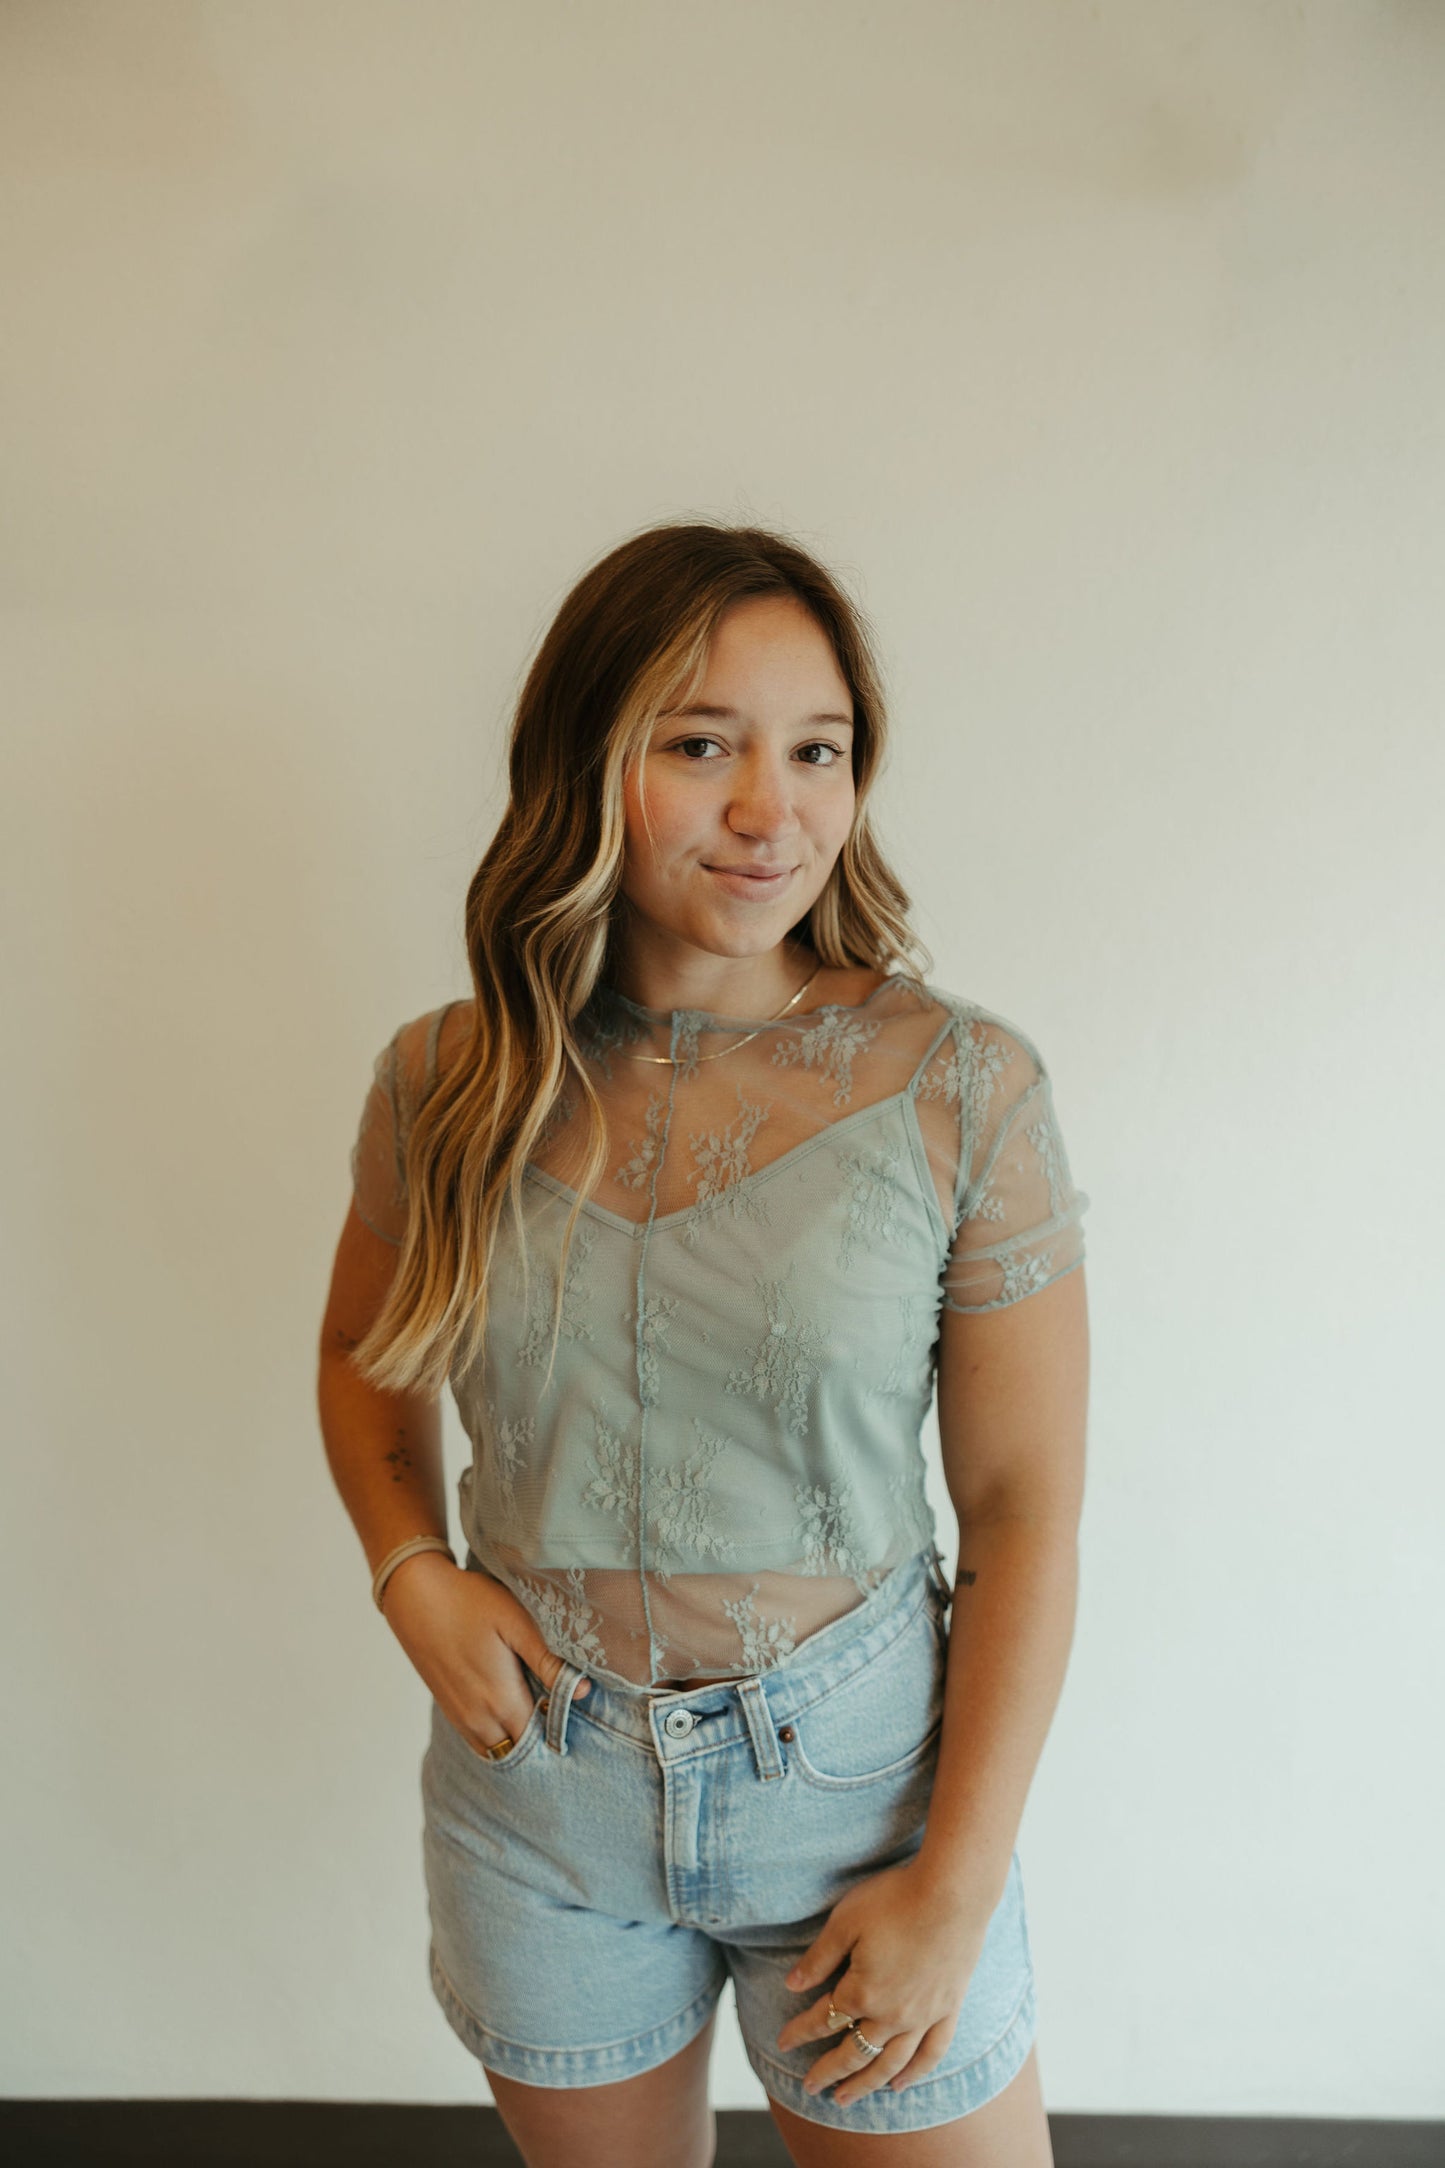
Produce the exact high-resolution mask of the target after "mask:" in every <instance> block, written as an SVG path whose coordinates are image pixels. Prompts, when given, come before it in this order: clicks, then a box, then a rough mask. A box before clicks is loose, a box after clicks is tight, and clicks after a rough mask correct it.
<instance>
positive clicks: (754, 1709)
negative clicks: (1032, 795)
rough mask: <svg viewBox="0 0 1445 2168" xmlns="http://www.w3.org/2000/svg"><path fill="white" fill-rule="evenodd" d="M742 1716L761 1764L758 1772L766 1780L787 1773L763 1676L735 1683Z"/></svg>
mask: <svg viewBox="0 0 1445 2168" xmlns="http://www.w3.org/2000/svg"><path fill="white" fill-rule="evenodd" d="M734 1683H735V1684H736V1686H737V1690H738V1699H739V1701H740V1702H741V1703H742V1707H743V1715H744V1717H745V1718H746V1719H747V1726H748V1736H749V1738H750V1739H751V1740H752V1742H753V1758H754V1760H755V1761H756V1762H757V1765H758V1775H759V1776H760V1777H761V1778H762V1780H763V1782H764V1783H766V1782H767V1781H768V1779H769V1778H770V1777H781V1776H785V1775H786V1774H787V1770H786V1766H785V1764H784V1762H783V1757H782V1755H781V1754H780V1753H779V1752H778V1741H777V1735H776V1733H775V1732H774V1730H773V1719H772V1715H771V1713H770V1712H769V1709H768V1697H767V1695H766V1694H765V1693H764V1691H763V1682H762V1680H761V1679H757V1678H753V1679H738V1680H736V1681H735V1682H734Z"/></svg>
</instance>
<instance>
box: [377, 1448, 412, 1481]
mask: <svg viewBox="0 0 1445 2168" xmlns="http://www.w3.org/2000/svg"><path fill="white" fill-rule="evenodd" d="M382 1458H383V1459H384V1460H389V1461H390V1462H391V1464H392V1465H391V1480H392V1482H393V1483H402V1482H404V1481H405V1480H406V1476H405V1471H406V1470H407V1469H408V1468H409V1467H410V1466H411V1454H410V1453H409V1452H408V1450H407V1448H406V1445H405V1444H404V1443H403V1444H401V1445H394V1446H393V1447H392V1449H391V1451H390V1452H389V1453H385V1454H383V1455H382Z"/></svg>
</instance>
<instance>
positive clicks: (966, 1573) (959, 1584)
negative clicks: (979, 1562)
mask: <svg viewBox="0 0 1445 2168" xmlns="http://www.w3.org/2000/svg"><path fill="white" fill-rule="evenodd" d="M977 1579H978V1575H977V1573H976V1572H975V1571H974V1569H973V1568H972V1567H971V1566H960V1567H959V1569H958V1577H957V1579H956V1580H955V1581H954V1584H953V1585H954V1587H955V1588H972V1587H973V1584H974V1582H975V1581H976V1580H977Z"/></svg>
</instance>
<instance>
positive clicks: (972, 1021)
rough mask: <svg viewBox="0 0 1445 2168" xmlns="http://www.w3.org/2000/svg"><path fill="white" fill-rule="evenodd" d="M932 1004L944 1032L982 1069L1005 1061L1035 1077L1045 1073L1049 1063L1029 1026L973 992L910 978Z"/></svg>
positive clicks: (992, 1070)
mask: <svg viewBox="0 0 1445 2168" xmlns="http://www.w3.org/2000/svg"><path fill="white" fill-rule="evenodd" d="M913 983H914V984H916V985H917V987H918V988H919V990H920V992H921V993H922V994H923V995H925V996H926V997H927V998H928V999H929V1000H930V1001H931V1002H932V1004H933V1007H934V1011H935V1013H936V1015H937V1017H938V1019H939V1023H940V1026H941V1027H943V1026H945V1025H946V1026H947V1027H948V1028H946V1029H944V1030H943V1036H944V1037H945V1038H946V1039H949V1040H951V1041H952V1042H953V1043H955V1044H956V1045H957V1047H958V1049H959V1051H960V1052H961V1053H963V1054H965V1055H966V1056H967V1058H968V1059H969V1060H970V1062H971V1063H975V1064H980V1065H981V1066H982V1068H983V1069H984V1071H985V1073H988V1074H992V1075H995V1076H996V1075H997V1074H998V1072H999V1070H1000V1068H1002V1067H1003V1066H1005V1065H1007V1066H1008V1067H1009V1068H1010V1069H1012V1070H1016V1071H1018V1072H1019V1073H1020V1074H1022V1073H1024V1072H1029V1073H1031V1075H1032V1076H1033V1077H1034V1078H1037V1077H1042V1076H1047V1075H1048V1067H1047V1064H1046V1063H1045V1060H1044V1057H1043V1054H1042V1052H1041V1050H1040V1047H1039V1043H1038V1040H1037V1039H1036V1038H1035V1036H1034V1034H1033V1032H1032V1031H1031V1030H1030V1029H1029V1027H1028V1026H1026V1025H1024V1024H1022V1023H1020V1022H1019V1021H1018V1019H1017V1018H1016V1017H1014V1016H1012V1015H1008V1014H1006V1013H1005V1012H1004V1011H1003V1010H1002V1009H997V1008H994V1007H993V1006H992V1005H991V1004H990V1003H988V1002H986V1001H983V1000H981V999H980V998H978V997H977V996H976V995H971V994H962V993H959V992H957V991H956V990H955V989H954V988H952V987H950V986H941V985H938V984H936V983H935V982H933V981H931V980H928V981H925V980H917V981H914V982H913Z"/></svg>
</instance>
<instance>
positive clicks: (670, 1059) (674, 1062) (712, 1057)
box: [619, 964, 823, 1069]
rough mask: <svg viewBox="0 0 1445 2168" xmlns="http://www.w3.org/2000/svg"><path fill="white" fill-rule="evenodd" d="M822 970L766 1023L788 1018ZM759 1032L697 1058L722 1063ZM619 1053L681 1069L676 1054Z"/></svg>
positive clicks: (818, 968)
mask: <svg viewBox="0 0 1445 2168" xmlns="http://www.w3.org/2000/svg"><path fill="white" fill-rule="evenodd" d="M822 968H823V966H822V965H821V964H816V965H815V966H814V968H813V969H812V970H811V971H810V972H809V974H808V976H807V977H806V978H805V979H804V981H803V983H802V985H801V986H800V987H799V988H798V991H797V992H796V993H795V994H794V995H793V996H792V997H791V999H790V1000H788V1001H785V1002H784V1003H783V1006H782V1007H781V1008H780V1009H778V1010H776V1011H775V1012H774V1014H773V1015H772V1016H770V1017H768V1018H767V1019H766V1022H767V1023H769V1024H775V1023H776V1022H777V1021H778V1018H779V1017H780V1016H786V1015H787V1013H788V1011H789V1009H791V1008H793V1007H794V1005H795V1004H796V1003H797V1002H799V1001H801V1000H802V998H803V996H804V994H805V993H806V992H807V991H808V988H809V987H810V986H811V985H812V983H813V981H814V979H815V978H816V977H817V976H818V973H819V972H820V971H821V970H822ZM634 1005H635V1004H634ZM763 1028H764V1026H763V1025H762V1024H759V1026H758V1031H762V1030H763ZM758 1031H750V1032H749V1033H748V1034H747V1037H746V1038H742V1039H737V1040H735V1041H734V1042H733V1044H732V1045H731V1046H721V1047H719V1048H718V1050H717V1052H716V1053H715V1054H699V1055H697V1056H696V1057H695V1058H696V1059H697V1060H698V1061H721V1060H722V1057H723V1055H724V1054H736V1052H737V1050H738V1048H739V1047H740V1046H746V1045H747V1043H748V1039H756V1037H757V1036H758ZM619 1052H621V1053H624V1054H627V1059H628V1060H629V1061H665V1062H666V1063H667V1065H668V1067H669V1068H671V1069H676V1068H677V1067H679V1063H678V1059H677V1056H676V1055H675V1054H632V1053H628V1050H627V1048H626V1047H622V1048H620V1049H619Z"/></svg>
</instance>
